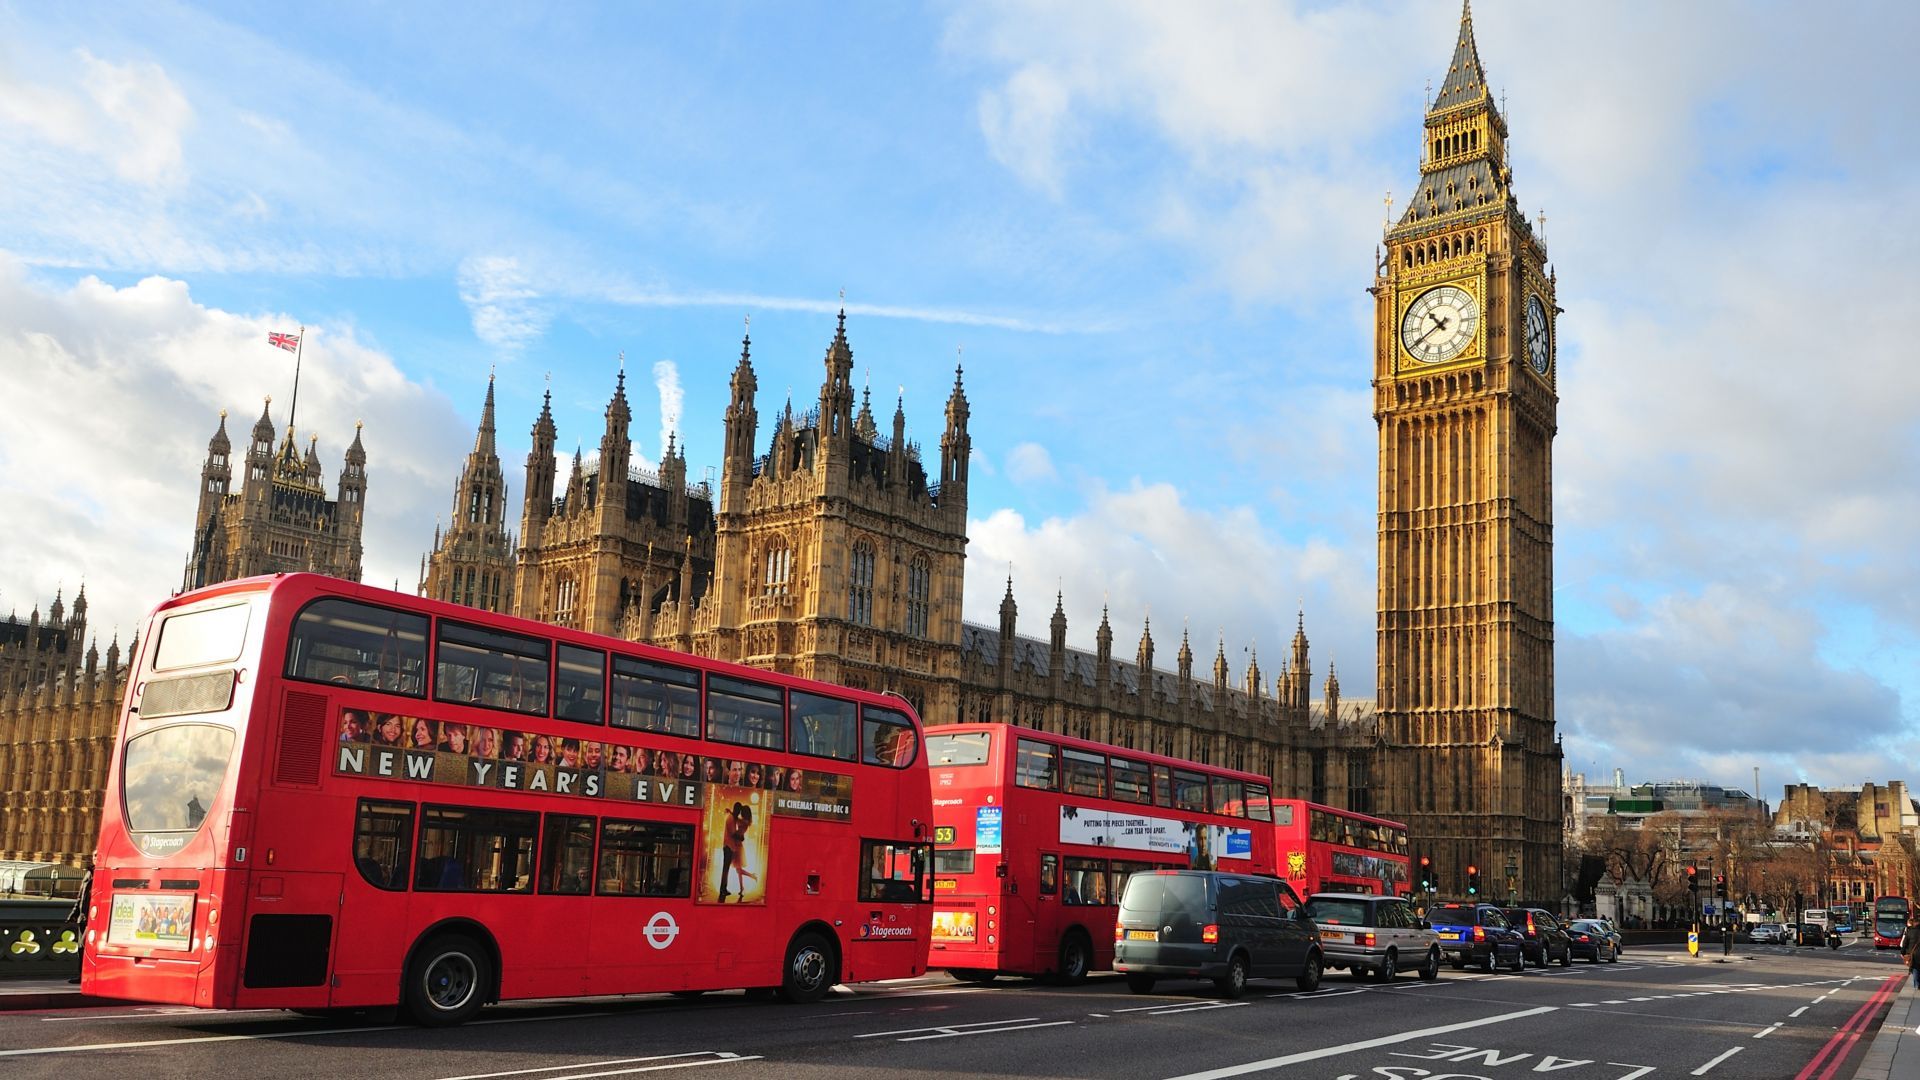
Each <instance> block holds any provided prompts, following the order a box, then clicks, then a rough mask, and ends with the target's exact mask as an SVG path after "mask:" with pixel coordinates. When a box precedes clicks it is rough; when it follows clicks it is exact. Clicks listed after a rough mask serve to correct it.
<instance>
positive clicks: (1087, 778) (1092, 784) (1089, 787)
mask: <svg viewBox="0 0 1920 1080" xmlns="http://www.w3.org/2000/svg"><path fill="white" fill-rule="evenodd" d="M1061 756H1062V758H1063V759H1064V761H1065V766H1066V769H1065V771H1066V781H1067V794H1069V795H1085V796H1087V797H1089V798H1094V799H1104V798H1106V797H1107V755H1105V754H1095V753H1091V752H1089V751H1086V750H1072V749H1069V750H1066V751H1064V752H1063V753H1062V755H1061Z"/></svg>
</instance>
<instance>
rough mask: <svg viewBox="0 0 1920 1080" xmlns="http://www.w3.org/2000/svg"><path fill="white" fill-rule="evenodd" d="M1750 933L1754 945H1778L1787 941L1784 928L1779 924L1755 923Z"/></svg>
mask: <svg viewBox="0 0 1920 1080" xmlns="http://www.w3.org/2000/svg"><path fill="white" fill-rule="evenodd" d="M1751 933H1752V934H1753V940H1754V943H1755V944H1762V943H1772V944H1778V943H1779V942H1782V941H1785V940H1786V939H1787V931H1786V928H1785V927H1783V926H1781V925H1780V924H1779V923H1764V922H1763V923H1755V924H1753V929H1752V931H1751Z"/></svg>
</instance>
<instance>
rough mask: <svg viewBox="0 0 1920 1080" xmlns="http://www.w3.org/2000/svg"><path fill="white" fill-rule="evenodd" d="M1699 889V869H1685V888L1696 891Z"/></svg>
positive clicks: (1695, 867)
mask: <svg viewBox="0 0 1920 1080" xmlns="http://www.w3.org/2000/svg"><path fill="white" fill-rule="evenodd" d="M1699 887H1700V868H1699V867H1697V866H1689V867H1687V888H1689V889H1698V888H1699Z"/></svg>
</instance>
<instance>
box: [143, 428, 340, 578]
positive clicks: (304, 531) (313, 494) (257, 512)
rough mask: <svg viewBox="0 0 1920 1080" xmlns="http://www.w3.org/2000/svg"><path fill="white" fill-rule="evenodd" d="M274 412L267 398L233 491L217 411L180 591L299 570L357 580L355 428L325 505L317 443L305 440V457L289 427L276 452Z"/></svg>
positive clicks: (229, 451) (228, 449)
mask: <svg viewBox="0 0 1920 1080" xmlns="http://www.w3.org/2000/svg"><path fill="white" fill-rule="evenodd" d="M272 408H273V399H272V398H268V399H267V403H266V406H265V407H264V408H262V409H261V411H260V419H259V420H257V421H255V423H254V425H253V433H252V439H251V441H250V442H249V443H248V444H247V452H246V456H245V457H244V458H243V459H242V461H241V464H242V466H243V467H244V469H245V470H246V471H245V474H244V475H243V476H242V478H241V482H240V490H239V491H238V492H235V491H233V490H232V488H233V444H232V442H231V441H230V440H229V439H228V438H227V413H226V410H224V409H223V410H221V412H220V426H219V427H218V428H217V429H216V430H215V431H214V433H213V438H212V439H210V440H208V442H207V460H206V462H205V463H204V464H203V465H202V466H201V468H200V497H199V501H198V504H197V505H196V507H195V509H194V517H193V549H192V554H191V555H189V556H188V557H187V567H186V573H185V574H184V575H183V577H182V579H181V584H180V587H181V589H182V590H183V591H184V590H186V589H198V588H201V587H203V586H206V585H214V584H218V583H219V582H222V581H230V580H232V579H234V578H242V577H253V576H255V575H257V574H281V573H293V572H297V571H303V570H304V571H311V572H313V573H316V574H330V575H332V576H333V577H338V578H345V579H347V580H348V581H359V580H360V556H361V547H360V536H361V528H362V525H363V522H364V519H365V517H366V501H367V452H366V449H365V448H364V447H362V446H361V445H360V425H359V424H355V425H354V426H353V443H352V445H350V446H348V447H347V454H346V461H345V463H344V464H343V465H342V467H341V470H340V485H339V488H338V494H337V497H335V498H332V499H329V498H327V490H326V478H325V476H324V475H323V474H322V472H321V468H320V437H319V436H318V435H314V436H311V437H310V438H309V439H308V442H307V452H306V454H305V456H304V457H303V456H302V455H301V453H300V450H299V447H298V445H297V444H296V440H295V437H294V430H293V424H292V423H291V421H289V423H288V424H287V436H286V439H285V440H284V441H283V442H282V443H281V444H280V448H279V449H278V450H275V449H274V428H273V419H272V416H271V411H272Z"/></svg>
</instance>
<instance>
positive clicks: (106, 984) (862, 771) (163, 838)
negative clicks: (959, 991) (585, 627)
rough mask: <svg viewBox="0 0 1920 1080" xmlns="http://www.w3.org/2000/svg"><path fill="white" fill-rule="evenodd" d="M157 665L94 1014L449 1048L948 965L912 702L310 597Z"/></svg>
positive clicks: (123, 806)
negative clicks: (333, 1028)
mask: <svg viewBox="0 0 1920 1080" xmlns="http://www.w3.org/2000/svg"><path fill="white" fill-rule="evenodd" d="M140 640H141V648H140V654H139V655H138V656H137V657H134V658H133V661H132V662H133V664H134V667H133V669H132V679H131V682H130V684H129V685H130V689H129V691H128V696H127V701H126V711H125V715H124V716H123V718H122V722H121V726H120V731H119V738H118V742H117V744H116V747H115V753H114V759H113V764H112V767H111V769H110V771H109V774H108V792H109V794H108V798H107V800H106V810H105V814H104V815H103V819H102V823H101V830H100V839H99V848H98V853H97V856H96V867H95V871H94V879H93V880H94V890H93V896H92V908H91V914H90V919H89V922H88V927H89V929H88V931H87V949H86V956H85V961H84V965H83V970H82V986H83V988H84V990H85V992H87V993H89V994H95V995H100V996H104V997H109V998H124V999H129V1000H136V1001H154V1002H168V1003H177V1004H184V1005H197V1006H207V1007H215V1008H248V1007H268V1008H291V1009H298V1010H303V1011H304V1010H334V1009H352V1008H380V1007H388V1006H394V1005H396V1004H397V1005H400V1006H402V1007H403V1008H405V1010H406V1011H407V1012H408V1013H409V1014H410V1015H411V1016H412V1017H413V1018H415V1019H416V1020H418V1021H420V1022H421V1023H425V1024H430V1025H441V1024H452V1023H458V1022H460V1021H462V1020H464V1019H466V1018H468V1017H469V1016H471V1015H472V1013H473V1012H474V1011H475V1010H476V1009H477V1008H479V1007H480V1006H481V1005H482V1004H484V1003H485V1002H489V1001H496V1000H503V999H512V998H538V997H555V996H571V995H581V994H631V993H646V992H652V991H675V992H680V993H699V992H702V991H706V990H715V989H722V988H729V987H748V988H764V987H771V988H777V989H778V990H779V991H780V992H781V993H782V995H783V996H785V997H786V998H788V999H790V1000H798V1001H808V1000H814V999H817V998H819V997H820V996H822V995H823V994H824V993H826V991H827V990H828V989H829V988H831V987H832V986H833V985H834V984H835V983H836V982H839V981H854V980H873V979H886V978H894V977H905V976H911V975H916V974H919V973H920V972H921V971H922V970H924V965H925V950H926V947H927V937H928V931H929V925H930V919H931V911H932V909H931V906H930V902H931V899H932V876H931V873H930V870H931V844H930V842H929V838H928V830H929V829H930V828H931V820H932V807H931V805H930V803H929V799H928V790H927V778H926V771H925V769H924V768H923V767H922V766H921V757H920V748H921V733H920V724H919V720H918V718H917V717H915V716H914V714H913V712H912V710H911V709H910V708H908V707H907V706H906V704H905V703H904V702H903V701H901V700H900V699H898V698H894V697H888V696H882V695H877V694H870V693H863V692H860V691H855V690H847V689H843V688H840V687H832V686H826V685H822V684H818V683H813V682H808V681H805V680H801V679H793V678H786V677H783V676H779V675H775V674H771V673H768V672H763V671H757V670H753V669H749V668H744V667H739V666H736V665H731V664H722V663H717V662H713V661H707V660H702V659H699V658H697V657H693V656H687V655H684V654H680V653H674V652H668V651H664V650H660V649H654V648H649V647H646V646H642V645H636V644H633V643H630V642H625V641H617V640H614V639H610V638H603V637H597V636H594V635H590V634H583V633H577V632H573V631H569V630H564V629H558V628H555V627H552V626H547V625H543V624H540V623H535V622H529V621H526V620H521V619H513V618H506V617H502V616H496V615H490V614H487V613H484V612H480V611H476V610H473V609H470V608H462V607H457V606H454V605H451V604H444V603H439V602H436V601H430V600H422V599H417V598H414V597H410V596H404V595H401V594H398V593H392V592H387V591H384V590H379V589H371V588H365V587H362V586H359V585H354V584H351V583H348V582H343V581H339V580H335V579H332V578H325V577H319V576H316V575H310V574H294V575H284V576H277V577H272V578H252V579H247V580H242V581H235V582H229V583H227V584H223V585H219V586H215V587H212V588H207V589H201V590H198V591H195V592H191V593H188V594H185V595H182V596H179V597H176V598H174V599H173V600H170V601H168V602H166V603H165V604H162V605H161V606H160V607H159V608H158V609H157V610H156V611H154V613H153V614H152V616H151V617H150V618H149V619H148V621H147V623H146V625H145V627H144V629H143V631H142V633H141V635H140Z"/></svg>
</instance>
